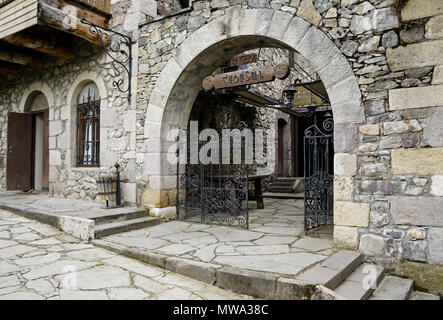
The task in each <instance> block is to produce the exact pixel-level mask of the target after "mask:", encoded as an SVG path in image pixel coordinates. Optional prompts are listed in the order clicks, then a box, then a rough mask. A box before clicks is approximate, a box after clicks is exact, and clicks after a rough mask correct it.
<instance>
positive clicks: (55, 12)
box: [39, 0, 108, 45]
mask: <svg viewBox="0 0 443 320" xmlns="http://www.w3.org/2000/svg"><path fill="white" fill-rule="evenodd" d="M46 1H55V0H46ZM56 2H59V1H56ZM71 6H72V5H71ZM85 10H86V9H81V8H77V9H76V13H75V16H74V15H72V14H68V13H66V12H69V11H62V10H60V9H57V8H55V7H53V6H50V5H48V4H46V3H44V2H40V3H39V20H40V21H43V22H44V23H46V24H48V25H49V26H52V27H54V28H57V29H60V30H62V31H65V32H68V33H71V34H73V35H76V36H78V37H81V38H83V39H85V40H88V41H90V42H93V43H95V44H98V45H101V44H102V43H101V41H100V38H99V36H98V35H97V34H92V33H91V32H90V30H89V26H88V25H86V24H83V23H82V22H81V21H80V20H81V19H82V17H84V16H86V14H85V13H84V11H85ZM82 12H83V13H82ZM88 15H89V16H91V15H95V16H97V15H98V14H96V13H92V12H91V11H89V13H88ZM85 19H86V20H88V19H87V18H85ZM88 21H90V22H93V23H95V22H94V21H96V19H89V20H88ZM97 25H101V24H97ZM107 44H108V41H107V39H106V41H105V45H107Z"/></svg>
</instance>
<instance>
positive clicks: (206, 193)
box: [176, 122, 249, 228]
mask: <svg viewBox="0 0 443 320" xmlns="http://www.w3.org/2000/svg"><path fill="white" fill-rule="evenodd" d="M246 128H247V126H246V124H245V123H243V122H241V123H240V124H239V128H238V130H237V131H235V133H236V134H239V135H240V140H237V141H241V142H240V143H241V145H240V150H241V154H242V155H243V154H245V153H244V151H245V141H244V140H245V139H242V138H241V137H242V136H243V130H244V129H246ZM180 136H181V138H179V140H181V143H186V144H187V147H186V150H187V151H186V152H187V156H188V157H187V159H190V149H191V148H190V143H189V142H188V141H187V138H186V135H184V134H181V135H180ZM209 142H211V143H212V144H213V145H216V146H217V148H218V161H215V163H213V162H210V163H207V164H204V163H203V162H202V161H199V163H198V164H181V163H180V162H178V163H177V204H176V206H177V218H178V219H185V218H187V217H188V216H189V215H191V214H192V213H195V212H198V213H199V214H200V218H201V222H202V223H206V224H222V225H228V226H234V225H236V226H239V227H242V228H248V227H249V212H248V164H247V163H246V159H242V161H241V163H237V164H232V163H222V154H223V151H222V150H223V142H222V141H221V140H217V141H209ZM209 142H202V141H199V142H198V152H199V153H200V150H201V148H202V147H203V146H204V145H205V144H206V143H209ZM224 143H226V141H224ZM234 143H235V138H234V139H230V140H229V144H230V145H229V147H230V150H231V151H230V153H231V154H230V158H231V157H232V153H233V150H235V149H233V146H234V145H233V144H234ZM179 149H180V148H179ZM182 149H184V148H182ZM237 152H238V149H237ZM177 155H178V157H179V158H180V154H179V153H178V154H177ZM242 158H243V157H242ZM243 160H244V161H243Z"/></svg>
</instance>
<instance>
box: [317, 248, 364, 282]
mask: <svg viewBox="0 0 443 320" xmlns="http://www.w3.org/2000/svg"><path fill="white" fill-rule="evenodd" d="M362 263H363V255H362V254H361V253H360V252H357V251H350V250H342V251H339V252H337V253H334V254H333V255H332V256H330V257H329V258H327V259H326V260H324V261H323V262H321V263H320V264H319V267H324V268H328V269H333V270H337V271H339V272H340V275H341V279H342V280H345V279H346V278H347V277H348V276H349V275H350V274H351V273H352V272H354V271H355V270H356V269H357V268H358V267H359V266H360V265H361V264H362Z"/></svg>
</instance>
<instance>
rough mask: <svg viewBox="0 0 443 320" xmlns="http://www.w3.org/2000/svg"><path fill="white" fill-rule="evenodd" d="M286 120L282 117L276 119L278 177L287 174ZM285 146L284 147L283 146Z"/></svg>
mask: <svg viewBox="0 0 443 320" xmlns="http://www.w3.org/2000/svg"><path fill="white" fill-rule="evenodd" d="M287 125H288V124H287V122H286V121H285V120H284V119H278V146H277V147H278V155H277V159H278V168H277V173H278V176H279V177H286V176H288V168H287V162H288V160H289V159H287V158H288V150H287V145H286V144H287V139H285V131H286V128H287ZM285 147H286V148H285Z"/></svg>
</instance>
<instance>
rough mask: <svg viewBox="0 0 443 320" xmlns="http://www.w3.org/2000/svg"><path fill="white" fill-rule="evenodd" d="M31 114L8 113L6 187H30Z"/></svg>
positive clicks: (12, 188) (20, 188)
mask: <svg viewBox="0 0 443 320" xmlns="http://www.w3.org/2000/svg"><path fill="white" fill-rule="evenodd" d="M31 178H32V115H31V114H30V113H15V112H10V113H9V115H8V154H7V166H6V188H7V189H8V190H30V189H32V179H31Z"/></svg>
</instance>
